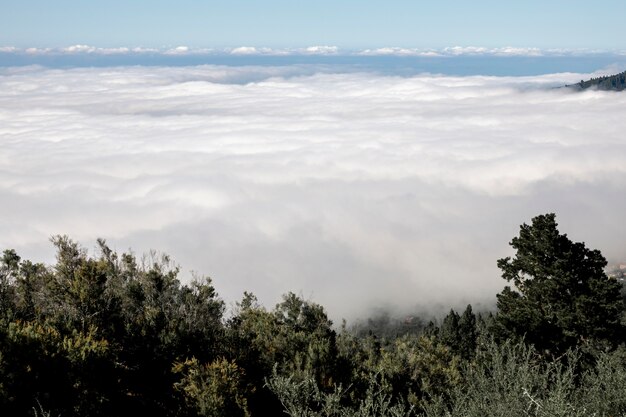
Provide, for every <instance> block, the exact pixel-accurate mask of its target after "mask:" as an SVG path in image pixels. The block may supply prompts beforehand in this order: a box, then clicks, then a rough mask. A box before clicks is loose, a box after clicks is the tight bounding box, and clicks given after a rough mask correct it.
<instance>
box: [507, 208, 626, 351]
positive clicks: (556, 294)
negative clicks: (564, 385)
mask: <svg viewBox="0 0 626 417" xmlns="http://www.w3.org/2000/svg"><path fill="white" fill-rule="evenodd" d="M511 246H512V247H513V248H514V249H515V250H516V255H515V257H513V258H510V257H507V258H504V259H500V260H498V267H499V268H500V269H501V270H502V277H503V278H505V279H506V280H507V281H509V282H512V283H513V284H514V286H515V287H514V288H511V287H509V286H507V287H506V288H505V289H504V290H503V291H502V292H501V293H500V294H498V296H497V297H498V316H497V326H496V331H497V332H498V333H499V334H500V336H501V337H502V338H503V339H505V338H507V337H522V336H523V337H525V339H526V341H527V342H529V343H532V344H533V345H535V346H536V347H537V348H538V349H540V350H543V351H546V352H548V353H551V354H560V353H562V352H564V351H566V350H567V349H568V348H570V347H573V346H575V345H577V344H579V343H591V342H595V341H614V342H615V341H617V337H618V335H619V334H620V333H621V331H622V329H621V326H620V322H619V321H620V314H621V311H622V308H623V304H622V300H621V298H620V284H619V283H618V282H617V281H616V280H614V279H609V278H608V277H607V276H606V274H605V273H604V270H603V268H604V267H605V266H606V260H605V259H604V257H603V256H602V254H601V253H600V252H599V251H598V250H590V249H587V248H586V247H585V245H584V244H583V243H579V242H572V241H571V240H569V239H568V237H567V235H565V234H560V233H559V231H558V230H557V223H556V221H555V215H554V214H546V215H542V216H537V217H535V218H533V219H532V224H531V225H527V224H523V225H522V226H521V228H520V234H519V236H518V237H515V238H513V240H512V241H511Z"/></svg>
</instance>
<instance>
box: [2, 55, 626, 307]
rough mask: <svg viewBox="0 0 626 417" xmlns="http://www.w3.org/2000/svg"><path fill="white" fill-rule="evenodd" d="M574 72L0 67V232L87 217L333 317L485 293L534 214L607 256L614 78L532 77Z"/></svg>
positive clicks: (624, 164)
mask: <svg viewBox="0 0 626 417" xmlns="http://www.w3.org/2000/svg"><path fill="white" fill-rule="evenodd" d="M586 76H587V75H583V74H555V75H546V76H542V77H516V78H514V77H511V78H505V77H500V78H496V77H443V76H427V75H423V76H415V77H394V76H385V75H376V74H369V73H341V74H335V73H328V71H326V72H319V71H317V70H316V68H312V67H303V66H300V67H298V66H289V67H262V68H260V67H217V66H204V67H186V68H142V67H129V68H104V69H102V68H101V69H85V68H83V69H69V70H47V69H42V68H13V69H5V70H0V137H1V138H2V142H3V143H2V152H0V196H1V200H2V202H3V204H2V205H0V246H2V248H7V247H13V248H16V249H17V250H18V252H20V253H21V254H22V255H24V256H26V257H31V258H35V259H41V258H45V259H47V260H51V257H52V250H51V248H50V246H49V244H47V239H48V237H49V236H50V235H53V234H59V233H60V234H69V235H70V236H72V237H73V238H75V239H78V240H80V241H81V242H83V243H84V244H86V245H88V247H90V246H89V245H92V244H93V242H94V240H95V238H96V237H104V238H106V239H107V240H108V241H109V242H110V243H111V244H112V245H113V246H114V247H115V248H116V249H118V250H120V251H123V250H126V249H128V248H129V247H132V248H133V250H135V251H137V252H144V251H148V250H149V249H151V248H154V249H158V250H162V251H165V252H167V253H169V254H171V255H172V256H173V258H174V259H175V260H177V261H178V262H179V263H180V264H181V266H182V267H183V270H184V271H189V270H195V271H197V272H199V273H202V274H207V275H210V276H211V277H213V279H214V281H215V283H216V286H217V289H218V291H220V293H221V294H222V295H223V296H224V297H225V298H226V299H227V300H229V301H233V300H237V299H238V298H239V297H240V295H241V293H242V292H243V291H244V290H249V291H253V292H255V293H256V294H258V295H259V297H260V299H261V300H262V301H263V302H265V303H267V304H270V305H271V304H272V303H274V302H276V301H277V300H278V298H279V296H280V294H282V293H284V292H286V291H296V292H300V293H302V294H303V295H304V296H305V297H311V298H313V299H314V300H316V301H318V302H321V303H323V304H324V305H326V306H327V307H328V308H329V310H330V313H331V315H332V316H333V317H335V318H339V317H348V318H350V317H354V315H357V314H362V313H363V312H364V311H367V310H368V309H370V308H373V307H378V306H381V305H385V304H390V305H394V306H396V307H397V308H398V309H401V310H402V309H409V308H414V307H415V306H421V307H433V306H436V305H443V306H445V307H448V306H450V305H460V304H462V303H466V302H483V303H490V302H493V300H494V295H495V293H496V292H497V291H499V290H500V288H501V287H502V285H503V281H502V280H501V279H500V278H499V271H498V270H497V268H496V267H495V261H496V259H497V258H499V257H502V256H506V255H509V254H510V249H509V248H508V245H507V243H508V241H509V240H510V239H511V237H513V236H514V235H516V234H517V231H518V226H519V224H520V223H522V222H528V221H529V220H530V218H531V217H532V216H534V215H536V214H540V213H545V212H551V211H554V212H557V220H558V221H559V223H560V224H561V227H562V230H563V231H565V232H568V234H569V235H570V236H571V237H572V238H573V239H575V240H579V241H580V240H584V241H586V242H587V243H588V244H589V246H591V247H594V248H598V249H600V250H602V251H603V253H604V254H605V255H606V256H607V257H609V258H610V259H612V260H618V259H624V258H625V256H624V255H626V254H625V253H624V247H625V242H624V236H626V224H625V223H624V222H623V213H624V212H625V211H626V197H625V196H624V189H626V160H625V158H624V155H626V141H625V140H624V137H623V132H624V131H626V120H625V119H624V117H623V108H624V106H625V105H626V96H625V95H623V94H613V93H606V92H595V91H589V92H584V93H573V92H570V91H566V90H564V89H554V88H552V87H554V86H557V85H561V84H565V83H572V82H576V81H578V80H580V79H581V78H583V77H586ZM184 276H187V277H188V276H189V274H188V273H187V272H186V273H185V274H184Z"/></svg>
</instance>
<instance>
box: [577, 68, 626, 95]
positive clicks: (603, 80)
mask: <svg viewBox="0 0 626 417" xmlns="http://www.w3.org/2000/svg"><path fill="white" fill-rule="evenodd" d="M566 87H570V88H576V89H578V90H586V89H588V88H594V89H596V90H603V91H622V90H624V89H625V88H626V71H624V72H620V73H619V74H615V75H607V76H604V77H598V78H592V79H590V80H587V81H583V80H581V81H580V82H579V83H576V84H570V85H567V86H566Z"/></svg>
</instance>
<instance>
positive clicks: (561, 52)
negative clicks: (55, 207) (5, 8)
mask: <svg viewBox="0 0 626 417" xmlns="http://www.w3.org/2000/svg"><path fill="white" fill-rule="evenodd" d="M0 53H11V54H24V53H26V54H30V55H64V54H70V55H79V54H92V55H115V54H123V55H127V54H145V53H151V54H163V55H229V54H231V55H274V56H285V55H291V56H299V55H345V56H416V57H440V56H516V57H523V56H528V57H550V56H584V55H598V54H608V55H611V54H612V55H615V56H622V55H624V51H609V50H590V49H540V48H534V47H527V48H520V47H502V48H486V47H481V46H452V47H446V48H441V49H422V48H406V47H391V46H390V47H382V48H376V49H363V50H346V49H340V48H339V47H337V46H330V45H313V46H308V47H303V48H269V47H261V46H239V47H234V48H224V49H215V48H194V47H189V46H184V45H183V46H177V47H174V48H170V47H165V48H145V47H130V46H122V47H110V48H102V47H96V46H91V45H81V44H78V45H71V46H68V47H61V48H35V47H33V48H17V47H14V46H1V47H0Z"/></svg>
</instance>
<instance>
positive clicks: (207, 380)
mask: <svg viewBox="0 0 626 417" xmlns="http://www.w3.org/2000/svg"><path fill="white" fill-rule="evenodd" d="M173 370H174V372H175V373H180V374H182V378H181V379H180V381H178V382H176V383H175V384H174V388H175V389H177V390H179V391H182V392H183V394H184V396H185V399H186V401H187V402H188V403H189V404H190V405H191V406H192V408H193V409H195V410H197V412H198V415H200V416H206V417H222V416H229V417H238V416H239V417H247V416H249V413H248V409H247V400H246V398H245V396H244V389H243V386H242V381H243V375H244V372H243V370H242V369H241V368H239V366H237V364H236V363H235V362H229V361H228V360H226V359H225V358H221V359H216V360H215V361H213V362H211V363H208V364H204V365H202V364H200V363H199V362H198V360H197V359H196V358H192V359H189V360H187V361H185V362H183V363H176V364H175V365H174V368H173Z"/></svg>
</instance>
